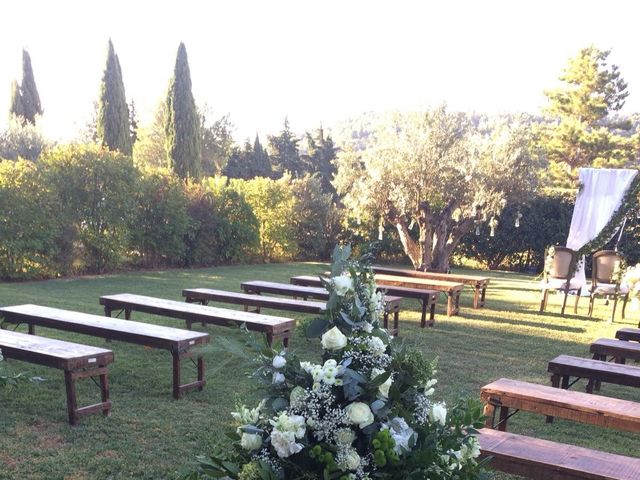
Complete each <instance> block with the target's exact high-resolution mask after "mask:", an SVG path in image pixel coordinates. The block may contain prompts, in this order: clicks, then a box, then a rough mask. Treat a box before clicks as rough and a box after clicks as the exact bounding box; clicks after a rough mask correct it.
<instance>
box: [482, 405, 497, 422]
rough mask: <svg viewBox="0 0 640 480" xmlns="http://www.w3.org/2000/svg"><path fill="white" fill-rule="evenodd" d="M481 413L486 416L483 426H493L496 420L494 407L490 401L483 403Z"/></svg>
mask: <svg viewBox="0 0 640 480" xmlns="http://www.w3.org/2000/svg"><path fill="white" fill-rule="evenodd" d="M482 414H483V415H484V416H485V417H487V419H486V420H485V421H484V426H485V427H487V428H493V427H494V426H495V421H496V407H495V405H493V404H492V403H491V402H490V401H489V402H487V403H486V404H485V405H484V409H483V411H482Z"/></svg>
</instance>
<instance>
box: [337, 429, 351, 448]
mask: <svg viewBox="0 0 640 480" xmlns="http://www.w3.org/2000/svg"><path fill="white" fill-rule="evenodd" d="M335 438H336V443H337V444H338V445H351V444H352V443H353V441H354V440H355V439H356V434H355V432H354V431H353V430H351V429H349V428H341V429H339V430H337V431H336V436H335Z"/></svg>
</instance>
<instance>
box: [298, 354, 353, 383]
mask: <svg viewBox="0 0 640 480" xmlns="http://www.w3.org/2000/svg"><path fill="white" fill-rule="evenodd" d="M300 367H302V369H303V370H304V371H305V372H307V373H309V374H310V375H311V376H312V377H313V389H314V390H317V389H318V388H319V387H320V384H321V383H324V384H326V385H337V386H340V385H342V379H341V378H338V377H340V376H342V374H343V373H344V367H343V366H342V365H338V362H336V361H335V360H333V359H329V360H327V361H326V362H324V365H317V364H314V363H311V362H300Z"/></svg>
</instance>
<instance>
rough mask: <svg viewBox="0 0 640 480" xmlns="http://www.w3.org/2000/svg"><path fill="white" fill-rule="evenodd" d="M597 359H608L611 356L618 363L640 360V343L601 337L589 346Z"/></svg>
mask: <svg viewBox="0 0 640 480" xmlns="http://www.w3.org/2000/svg"><path fill="white" fill-rule="evenodd" d="M589 350H590V352H591V353H592V354H593V358H594V359H595V360H604V361H607V360H608V359H609V358H611V359H612V360H613V361H615V362H616V363H625V361H626V360H627V359H629V360H640V343H637V342H629V341H626V340H617V339H613V338H599V339H598V340H596V341H595V342H593V343H592V344H591V346H590V348H589Z"/></svg>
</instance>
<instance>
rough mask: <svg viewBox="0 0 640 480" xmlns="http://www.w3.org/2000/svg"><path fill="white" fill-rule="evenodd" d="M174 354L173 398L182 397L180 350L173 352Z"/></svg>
mask: <svg viewBox="0 0 640 480" xmlns="http://www.w3.org/2000/svg"><path fill="white" fill-rule="evenodd" d="M171 355H172V356H173V398H175V399H176V400H177V399H179V398H180V360H181V358H180V357H181V354H180V352H171Z"/></svg>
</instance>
